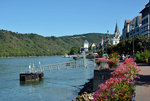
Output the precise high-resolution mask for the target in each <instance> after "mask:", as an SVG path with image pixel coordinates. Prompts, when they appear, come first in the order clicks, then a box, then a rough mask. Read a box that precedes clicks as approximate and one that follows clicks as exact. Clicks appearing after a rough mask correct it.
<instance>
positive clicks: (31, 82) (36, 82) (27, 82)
mask: <svg viewBox="0 0 150 101" xmlns="http://www.w3.org/2000/svg"><path fill="white" fill-rule="evenodd" d="M43 83H44V79H40V80H35V81H20V86H36V85H42V84H43Z"/></svg>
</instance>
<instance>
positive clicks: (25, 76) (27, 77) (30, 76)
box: [20, 72, 44, 81]
mask: <svg viewBox="0 0 150 101" xmlns="http://www.w3.org/2000/svg"><path fill="white" fill-rule="evenodd" d="M43 78H44V73H43V72H40V73H36V72H35V73H32V72H31V73H30V72H29V73H20V81H36V80H40V79H43Z"/></svg>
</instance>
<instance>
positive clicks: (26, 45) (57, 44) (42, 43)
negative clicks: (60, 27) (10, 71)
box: [0, 30, 112, 57]
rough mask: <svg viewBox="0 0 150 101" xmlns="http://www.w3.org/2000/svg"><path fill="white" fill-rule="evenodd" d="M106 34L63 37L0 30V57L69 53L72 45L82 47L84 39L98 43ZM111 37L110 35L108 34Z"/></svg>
mask: <svg viewBox="0 0 150 101" xmlns="http://www.w3.org/2000/svg"><path fill="white" fill-rule="evenodd" d="M102 37H103V39H105V37H106V35H105V34H102V33H88V34H81V35H73V36H63V37H55V36H51V37H43V36H40V35H37V34H33V33H30V34H21V33H16V32H11V31H7V30H0V57H12V56H50V55H63V54H65V53H69V51H70V49H71V48H72V47H82V46H83V42H84V40H88V41H89V43H98V44H99V43H100V42H101V39H102ZM110 37H112V35H110Z"/></svg>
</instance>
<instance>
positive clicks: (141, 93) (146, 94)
mask: <svg viewBox="0 0 150 101" xmlns="http://www.w3.org/2000/svg"><path fill="white" fill-rule="evenodd" d="M139 66H140V68H141V72H140V79H139V80H137V83H136V91H135V92H136V97H135V101H150V66H148V65H140V64H139Z"/></svg>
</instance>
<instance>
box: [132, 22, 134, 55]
mask: <svg viewBox="0 0 150 101" xmlns="http://www.w3.org/2000/svg"><path fill="white" fill-rule="evenodd" d="M132 35H133V36H132V41H133V44H132V49H133V50H132V51H133V53H132V55H133V58H134V24H132Z"/></svg>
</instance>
